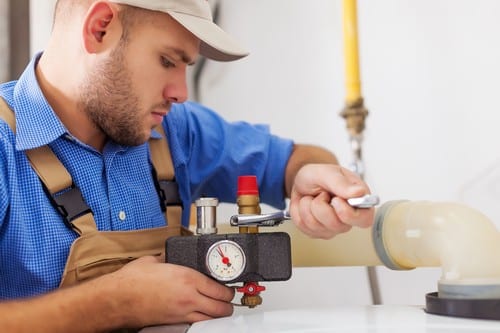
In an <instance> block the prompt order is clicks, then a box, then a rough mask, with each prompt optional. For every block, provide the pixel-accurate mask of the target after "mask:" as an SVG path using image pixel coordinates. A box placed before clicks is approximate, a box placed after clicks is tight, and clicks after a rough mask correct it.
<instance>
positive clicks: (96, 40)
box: [83, 1, 122, 53]
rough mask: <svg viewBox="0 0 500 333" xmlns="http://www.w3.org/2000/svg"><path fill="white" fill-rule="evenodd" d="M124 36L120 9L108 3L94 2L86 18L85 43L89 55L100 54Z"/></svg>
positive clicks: (84, 27) (84, 28)
mask: <svg viewBox="0 0 500 333" xmlns="http://www.w3.org/2000/svg"><path fill="white" fill-rule="evenodd" d="M121 34H122V27H121V24H120V22H119V19H118V8H117V7H116V6H115V5H114V4H112V3H110V2H107V1H96V2H94V3H93V4H92V5H91V6H90V8H89V10H88V12H87V15H86V16H85V20H84V24H83V42H84V47H85V50H86V51H87V52H88V53H99V52H101V51H103V50H105V49H107V48H108V47H109V46H110V45H112V44H115V41H118V40H119V39H120V37H121Z"/></svg>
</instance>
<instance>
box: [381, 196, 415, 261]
mask: <svg viewBox="0 0 500 333" xmlns="http://www.w3.org/2000/svg"><path fill="white" fill-rule="evenodd" d="M407 201H408V200H393V201H388V202H386V203H384V204H383V205H382V206H380V207H379V208H378V209H377V211H376V212H375V221H374V223H373V228H372V240H373V246H374V247H375V252H376V253H377V256H378V258H379V259H380V261H382V263H383V264H384V266H386V267H387V268H390V269H393V270H409V269H411V268H407V267H403V266H400V265H398V264H397V263H396V262H395V261H394V260H393V259H392V257H391V255H390V254H389V252H388V251H387V248H386V247H385V244H384V236H383V230H384V220H385V216H386V215H387V214H388V213H389V212H390V210H391V209H392V207H393V206H395V205H397V204H399V203H401V202H407Z"/></svg>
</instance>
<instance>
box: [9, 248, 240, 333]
mask: <svg viewBox="0 0 500 333" xmlns="http://www.w3.org/2000/svg"><path fill="white" fill-rule="evenodd" d="M233 297H234V290H233V289H231V288H229V287H226V286H224V285H222V284H219V283H218V282H216V281H214V280H212V279H210V278H209V277H207V276H205V275H203V274H202V273H200V272H198V271H196V270H194V269H191V268H187V267H184V266H178V265H173V264H166V263H163V262H162V261H160V260H159V259H158V258H155V257H143V258H140V259H137V260H135V261H132V262H130V263H129V264H127V265H125V266H124V267H123V268H121V269H120V270H118V271H116V272H114V273H111V274H106V275H103V276H101V277H98V278H95V279H93V280H90V281H88V282H84V283H81V284H78V285H75V286H72V287H68V288H62V289H58V290H55V291H54V292H51V293H48V294H46V295H43V296H38V297H33V298H30V299H23V300H12V301H6V302H0V331H1V332H13V333H25V332H26V333H29V332H40V333H45V332H47V333H49V332H50V333H59V332H61V333H63V332H64V333H66V332H74V333H80V332H81V333H84V332H103V331H111V330H113V329H117V328H140V327H144V326H151V325H161V324H171V323H192V322H196V321H200V320H206V319H211V318H216V317H223V316H229V315H231V314H232V313H233V305H232V304H231V303H230V302H231V301H232V299H233Z"/></svg>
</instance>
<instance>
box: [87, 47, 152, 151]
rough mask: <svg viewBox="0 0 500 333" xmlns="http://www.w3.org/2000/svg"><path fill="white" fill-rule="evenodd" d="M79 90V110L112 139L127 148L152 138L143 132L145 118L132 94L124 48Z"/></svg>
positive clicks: (112, 55)
mask: <svg viewBox="0 0 500 333" xmlns="http://www.w3.org/2000/svg"><path fill="white" fill-rule="evenodd" d="M80 89H81V93H80V100H79V109H81V110H83V112H85V114H86V115H87V117H88V118H89V119H90V120H91V121H92V122H93V123H94V125H95V126H96V127H97V128H98V129H99V130H101V131H102V132H103V133H104V134H105V135H106V136H107V137H108V138H109V139H111V140H113V141H114V142H116V143H118V144H120V145H126V146H137V145H140V144H143V143H144V142H146V140H147V139H148V138H149V136H148V137H146V135H145V132H144V129H143V124H144V121H145V119H144V117H145V115H144V114H143V112H142V111H141V110H140V109H139V98H138V97H137V95H135V94H134V92H133V91H134V90H133V84H132V79H131V78H130V75H129V72H128V71H127V69H126V66H125V59H124V47H123V46H122V45H119V46H118V47H117V49H116V50H114V51H113V52H112V53H111V55H110V59H109V60H106V61H103V62H102V63H100V64H99V65H98V66H96V67H95V68H94V69H93V70H92V71H91V72H89V74H88V76H87V78H86V79H85V81H84V83H83V84H82V86H81V87H80Z"/></svg>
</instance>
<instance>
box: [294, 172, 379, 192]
mask: <svg viewBox="0 0 500 333" xmlns="http://www.w3.org/2000/svg"><path fill="white" fill-rule="evenodd" d="M294 190H295V191H296V192H297V193H299V194H301V195H312V196H316V195H317V194H319V193H320V192H322V191H326V192H328V193H331V194H332V195H334V196H339V197H342V198H352V197H358V196H362V195H365V194H367V193H370V190H369V188H368V186H367V185H366V184H365V183H364V182H363V180H362V179H361V178H360V177H359V176H358V175H357V174H355V173H354V172H352V171H350V170H347V169H345V168H342V167H340V166H338V165H330V164H308V165H306V166H304V167H303V168H302V169H300V171H299V172H298V173H297V176H296V178H295V184H294Z"/></svg>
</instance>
